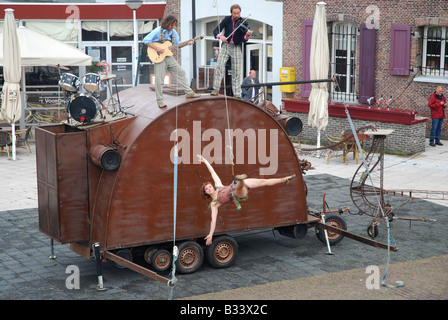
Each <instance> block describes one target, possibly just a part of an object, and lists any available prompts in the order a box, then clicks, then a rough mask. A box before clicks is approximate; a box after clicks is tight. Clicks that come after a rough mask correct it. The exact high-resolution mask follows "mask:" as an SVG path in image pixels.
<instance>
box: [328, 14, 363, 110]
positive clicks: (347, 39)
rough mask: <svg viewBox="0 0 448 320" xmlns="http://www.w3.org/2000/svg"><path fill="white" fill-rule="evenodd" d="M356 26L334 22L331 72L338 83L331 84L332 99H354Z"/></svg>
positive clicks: (347, 100) (348, 100)
mask: <svg viewBox="0 0 448 320" xmlns="http://www.w3.org/2000/svg"><path fill="white" fill-rule="evenodd" d="M356 33H357V28H356V26H355V25H352V24H349V23H335V24H334V25H333V30H332V37H331V43H332V45H331V74H336V75H337V76H338V85H335V84H334V83H332V85H331V100H332V101H346V102H353V101H355V83H356V36H357V34H356Z"/></svg>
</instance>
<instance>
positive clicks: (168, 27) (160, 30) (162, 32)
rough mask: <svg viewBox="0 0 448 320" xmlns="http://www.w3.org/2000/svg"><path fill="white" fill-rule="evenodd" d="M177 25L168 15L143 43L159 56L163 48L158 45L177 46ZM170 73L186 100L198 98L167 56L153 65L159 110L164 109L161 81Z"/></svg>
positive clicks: (174, 18)
mask: <svg viewBox="0 0 448 320" xmlns="http://www.w3.org/2000/svg"><path fill="white" fill-rule="evenodd" d="M176 25H177V18H176V17H174V16H172V15H169V16H167V17H166V18H165V19H163V21H162V24H161V26H160V27H157V28H155V29H154V30H152V31H151V32H150V33H148V34H147V35H146V36H145V37H144V38H143V43H144V44H146V45H147V46H148V47H150V48H152V49H154V50H156V51H157V52H158V53H159V54H162V53H163V52H164V50H165V49H164V48H163V47H162V46H160V44H162V43H164V42H165V41H171V43H172V44H179V34H178V33H177V31H176V30H175V29H174V28H175V27H176ZM193 43H194V41H193V40H190V41H189V43H188V44H189V45H192V44H193ZM167 71H168V72H169V73H171V75H172V76H173V78H174V79H175V80H176V81H177V84H178V85H179V86H180V87H181V88H182V89H184V90H185V94H186V97H187V98H198V97H200V95H199V94H197V93H195V92H194V91H193V90H192V89H191V88H190V86H189V84H188V81H187V78H186V77H185V71H184V70H183V69H182V67H181V66H180V65H179V63H178V62H177V61H176V59H174V57H171V56H167V57H166V58H165V59H164V60H163V61H162V62H160V63H155V64H154V74H155V89H156V99H157V105H158V106H159V108H164V107H166V104H165V102H164V101H163V91H162V86H163V81H164V79H165V75H166V72H167Z"/></svg>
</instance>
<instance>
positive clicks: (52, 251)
mask: <svg viewBox="0 0 448 320" xmlns="http://www.w3.org/2000/svg"><path fill="white" fill-rule="evenodd" d="M49 258H50V259H51V260H54V259H56V255H55V254H54V241H53V238H51V239H50V256H49Z"/></svg>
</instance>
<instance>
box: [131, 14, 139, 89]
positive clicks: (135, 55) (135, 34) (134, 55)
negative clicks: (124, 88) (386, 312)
mask: <svg viewBox="0 0 448 320" xmlns="http://www.w3.org/2000/svg"><path fill="white" fill-rule="evenodd" d="M132 19H133V22H134V47H133V50H132V51H133V53H134V54H133V61H132V71H133V72H134V75H135V81H133V83H132V86H133V87H135V86H137V84H138V74H137V62H138V56H139V52H138V25H137V10H132Z"/></svg>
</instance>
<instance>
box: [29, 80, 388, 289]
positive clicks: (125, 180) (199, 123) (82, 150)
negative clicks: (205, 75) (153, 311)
mask: <svg viewBox="0 0 448 320" xmlns="http://www.w3.org/2000/svg"><path fill="white" fill-rule="evenodd" d="M119 101H120V104H121V106H122V109H120V112H115V113H113V116H110V117H109V119H104V117H102V116H101V117H98V118H99V119H97V120H98V121H91V122H86V123H84V122H82V121H81V122H79V120H81V119H78V122H77V123H76V124H75V125H73V123H70V122H67V123H61V124H58V125H53V126H45V127H39V128H37V129H36V151H37V180H38V202H39V208H38V212H39V229H40V231H41V232H43V233H44V234H46V235H48V236H49V237H50V238H51V241H53V240H56V241H58V242H60V243H62V244H70V249H71V250H72V251H74V252H76V253H78V254H79V255H81V256H83V257H85V258H87V259H90V258H92V257H95V258H96V260H97V262H98V261H101V260H103V259H104V258H106V259H109V260H112V261H114V262H115V263H116V264H117V266H121V267H127V268H129V269H132V270H134V271H136V272H139V273H141V274H143V275H145V276H147V277H150V278H152V279H155V280H157V281H161V282H164V283H167V284H169V282H170V279H169V278H167V277H165V276H163V275H161V274H163V271H165V270H167V269H169V268H170V266H171V265H172V262H173V256H172V254H171V250H172V248H173V243H174V242H175V243H176V245H177V246H178V251H179V252H178V259H177V261H176V262H175V263H176V266H177V270H178V271H179V272H183V273H191V272H194V271H196V270H198V268H199V267H200V266H201V264H202V262H203V260H204V256H205V258H206V259H207V260H209V261H210V264H211V265H212V266H214V267H217V268H223V267H227V266H230V265H232V264H233V263H234V261H235V259H236V257H237V253H238V244H237V243H236V241H235V239H234V238H233V237H232V236H231V235H232V233H235V232H244V231H251V230H261V229H275V230H278V232H279V233H280V234H282V235H285V236H290V237H295V238H301V237H303V236H304V235H306V233H307V230H308V228H310V227H315V228H317V230H318V231H319V230H327V231H328V233H329V240H330V242H331V243H332V244H335V243H337V242H339V241H340V240H342V238H343V237H344V236H347V237H350V238H353V239H355V240H359V241H362V242H365V243H367V244H371V245H374V246H379V247H383V248H385V247H386V246H385V245H383V244H380V243H378V242H375V241H373V240H372V239H369V238H366V237H361V236H357V235H354V234H352V233H350V232H348V231H346V230H344V226H345V222H344V221H343V218H342V217H341V216H340V215H339V214H337V213H327V217H326V223H325V222H323V221H322V220H321V216H320V214H318V213H317V214H316V213H312V212H310V211H309V210H308V206H307V201H306V186H305V182H304V179H303V175H302V166H301V161H300V160H299V158H298V157H297V154H296V150H295V148H294V145H293V144H292V142H291V139H290V135H297V134H299V133H300V131H301V122H300V120H299V119H298V118H294V117H286V116H285V115H283V114H278V113H276V112H273V111H272V110H269V108H264V107H259V106H256V105H254V104H252V103H248V102H246V101H242V100H240V99H234V98H228V97H224V96H217V97H211V96H209V95H203V96H202V97H201V98H198V99H186V98H185V96H184V95H175V94H174V95H166V102H167V104H168V106H169V107H168V108H164V109H160V108H158V107H157V105H156V103H155V97H154V95H153V93H152V92H151V91H150V90H148V87H146V86H139V87H135V88H131V89H127V90H125V91H122V92H120V100H119ZM120 108H121V107H120ZM123 110H124V111H123ZM73 111H83V110H73ZM73 113H76V112H73ZM80 114H82V112H81V113H80ZM75 122H76V121H75ZM229 137H230V138H229ZM229 141H233V146H234V149H233V150H234V159H233V161H230V160H229V157H230V156H231V154H230V153H229V148H228V145H229ZM175 143H177V146H178V148H179V163H178V166H177V170H178V175H177V176H178V178H177V186H178V187H177V190H174V188H173V176H174V165H173V150H174V149H173V146H174V145H175ZM199 153H202V154H208V155H210V156H211V157H213V166H214V168H215V170H216V171H217V173H218V174H219V175H220V177H221V178H222V179H223V180H227V181H223V183H224V184H227V183H231V181H232V176H233V174H234V171H235V174H238V173H245V174H247V175H248V176H249V177H282V176H287V175H290V174H293V173H294V174H296V176H297V178H296V179H294V180H292V181H291V183H290V184H288V185H287V186H284V185H280V186H273V187H269V189H266V188H262V189H256V190H253V191H251V193H250V196H249V199H248V200H247V201H246V202H244V203H243V209H242V210H241V211H236V210H235V208H234V207H233V206H231V205H227V206H224V207H222V208H220V214H219V218H218V222H217V227H216V231H215V237H214V241H213V243H212V245H210V246H207V247H206V246H205V243H204V240H203V238H204V237H205V235H206V234H207V233H208V229H209V227H210V211H209V210H208V203H207V202H205V201H204V200H202V199H201V197H200V193H199V187H200V186H201V184H202V183H203V182H205V181H209V180H211V177H210V174H209V172H208V170H207V169H206V167H205V166H204V165H201V164H199V163H197V162H196V154H199ZM174 191H176V198H177V202H176V203H177V206H176V210H174V203H173V199H174V197H175V195H174ZM324 210H325V209H324ZM173 213H175V214H173ZM174 233H175V234H174ZM318 236H319V232H318ZM319 238H320V239H321V240H322V239H324V238H323V237H322V235H320V236H319ZM392 249H394V248H392ZM136 255H142V256H143V257H144V259H145V261H146V262H147V263H148V264H149V265H150V267H145V266H142V265H138V264H137V263H135V262H133V257H135V256H136ZM98 263H99V262H98Z"/></svg>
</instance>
